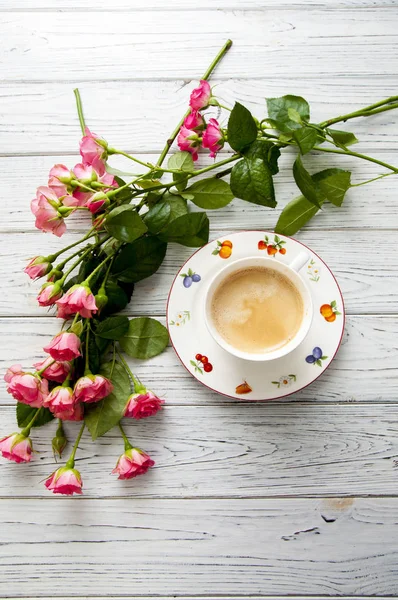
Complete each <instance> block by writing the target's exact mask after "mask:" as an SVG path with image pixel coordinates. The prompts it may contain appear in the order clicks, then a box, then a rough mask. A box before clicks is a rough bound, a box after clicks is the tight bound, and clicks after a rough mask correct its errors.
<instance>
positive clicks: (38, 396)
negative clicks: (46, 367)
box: [4, 365, 48, 408]
mask: <svg viewBox="0 0 398 600" xmlns="http://www.w3.org/2000/svg"><path fill="white" fill-rule="evenodd" d="M19 366H20V365H14V366H13V367H11V368H10V369H8V370H7V372H6V374H5V376H4V379H5V381H6V383H7V392H8V393H9V394H11V395H12V396H14V398H15V399H16V400H18V402H22V403H23V404H29V406H32V407H34V408H39V407H40V406H43V401H44V399H45V398H46V397H47V396H48V381H47V380H46V379H42V378H41V377H40V376H39V375H36V374H33V373H25V372H24V371H18V372H17V371H13V370H14V369H16V368H18V367H19Z"/></svg>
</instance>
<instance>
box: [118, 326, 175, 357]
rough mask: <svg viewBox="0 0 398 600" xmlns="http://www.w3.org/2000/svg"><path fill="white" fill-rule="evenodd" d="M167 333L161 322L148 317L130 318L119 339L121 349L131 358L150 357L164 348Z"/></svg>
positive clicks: (167, 338) (167, 337)
mask: <svg viewBox="0 0 398 600" xmlns="http://www.w3.org/2000/svg"><path fill="white" fill-rule="evenodd" d="M168 341H169V334H168V331H167V329H166V327H164V325H162V324H161V323H159V321H157V320H156V319H151V318H149V317H139V318H137V319H131V321H130V324H129V329H128V332H127V333H126V335H125V336H124V337H122V338H121V339H120V340H119V343H120V345H121V347H122V348H123V350H124V351H125V352H126V353H127V354H128V355H129V356H132V357H133V358H142V359H143V358H152V357H153V356H157V355H158V354H160V353H161V352H163V350H164V349H165V348H166V346H167V343H168Z"/></svg>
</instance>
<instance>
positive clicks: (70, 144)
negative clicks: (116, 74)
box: [0, 59, 398, 155]
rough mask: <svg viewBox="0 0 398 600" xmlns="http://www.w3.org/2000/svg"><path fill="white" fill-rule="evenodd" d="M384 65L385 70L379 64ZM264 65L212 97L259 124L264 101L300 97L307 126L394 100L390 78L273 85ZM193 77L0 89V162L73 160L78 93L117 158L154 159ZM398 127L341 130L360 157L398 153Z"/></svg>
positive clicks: (385, 120) (283, 80)
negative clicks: (38, 157)
mask: <svg viewBox="0 0 398 600" xmlns="http://www.w3.org/2000/svg"><path fill="white" fill-rule="evenodd" d="M227 61H228V59H227ZM227 61H226V62H227ZM232 62H233V64H235V61H232ZM277 62H278V61H277ZM362 62H365V61H361V63H362ZM383 62H384V63H386V61H384V59H383ZM245 64H246V62H245ZM334 64H338V61H334ZM391 64H394V61H391ZM187 65H188V66H189V62H188V63H187ZM264 65H266V67H264V68H266V71H260V73H259V75H260V76H261V77H262V79H259V80H255V79H249V80H243V79H239V80H238V79H231V80H228V81H219V80H217V78H215V79H214V81H212V84H213V85H216V84H217V87H216V90H217V96H218V97H219V98H220V100H221V101H222V102H223V103H224V104H225V103H226V104H229V105H230V106H232V105H233V103H234V102H235V100H237V101H240V102H242V103H243V104H245V105H246V106H247V107H248V108H249V109H250V110H252V111H253V114H254V115H255V116H257V117H259V118H264V116H265V114H266V109H265V101H264V98H266V97H273V96H281V95H283V94H289V93H291V94H298V95H302V96H304V97H306V98H307V99H308V101H309V102H310V104H311V107H312V119H313V121H315V122H320V121H322V120H324V119H327V118H331V117H335V116H338V115H341V114H345V113H348V112H351V111H353V110H357V109H358V108H360V107H362V106H367V105H369V104H371V103H373V102H376V101H378V100H380V99H382V98H385V97H388V96H391V95H392V94H396V76H395V75H394V76H393V77H378V76H372V77H371V78H369V77H363V76H356V77H355V78H352V77H347V76H342V77H335V76H334V74H332V73H330V72H329V71H328V70H327V69H326V66H325V65H324V66H323V68H322V69H321V72H320V74H319V73H318V79H317V80H316V81H315V80H314V79H311V78H307V77H305V76H304V74H302V75H300V77H298V76H297V73H296V72H294V73H293V72H292V73H289V72H288V71H287V70H284V69H283V68H282V66H281V65H280V64H279V63H278V73H277V78H276V79H275V78H272V77H271V76H270V74H269V69H270V65H269V60H268V61H266V62H265V63H264ZM235 67H236V65H235ZM35 72H37V71H35ZM57 72H59V68H57ZM298 72H299V73H301V71H300V70H298ZM281 73H283V75H281ZM194 77H195V73H194V72H193V70H191V71H190V73H189V78H188V80H187V81H183V80H180V81H162V80H161V78H160V74H159V76H158V79H157V81H125V82H120V81H119V82H117V81H109V82H90V81H87V79H88V78H89V75H88V74H87V75H86V80H85V81H83V82H76V81H74V82H62V83H42V84H41V83H37V82H36V83H20V84H16V83H3V84H2V85H1V87H0V114H1V115H2V126H1V129H0V135H1V148H0V151H1V154H3V155H4V154H6V155H7V154H38V153H44V154H64V153H69V152H72V153H73V154H76V153H77V152H78V143H79V139H80V137H81V131H80V126H79V122H78V118H77V113H76V108H75V100H74V96H73V88H74V87H76V85H78V87H79V89H80V91H81V95H82V100H83V105H84V111H85V115H86V120H87V124H88V125H89V126H90V127H91V128H92V130H93V131H95V132H96V133H98V134H101V135H102V136H103V137H104V138H106V139H107V140H108V142H109V143H110V144H111V145H112V146H114V147H116V148H120V149H122V150H127V151H134V152H137V153H140V152H153V153H156V152H160V151H161V150H162V149H163V146H164V143H165V141H166V139H167V138H168V136H169V135H170V132H171V131H172V130H173V129H174V127H175V125H176V124H177V123H178V121H179V120H180V118H181V117H182V115H183V114H184V112H185V111H186V108H187V104H188V100H189V94H190V91H191V90H192V89H193V88H194V87H195V85H197V81H195V80H194ZM289 77H290V78H289ZM397 119H398V116H397V115H394V111H392V112H385V113H381V114H378V115H375V116H373V117H371V118H368V119H356V120H354V121H352V122H350V123H347V124H346V125H342V126H341V128H343V129H344V128H346V129H348V130H353V131H354V132H355V133H356V134H357V137H358V139H359V140H360V141H361V143H360V144H358V145H357V146H356V150H357V151H358V152H361V151H362V152H365V153H366V152H368V153H370V152H371V151H372V150H379V149H380V150H382V151H385V150H392V149H396V147H397V145H398V127H397V125H396V123H397Z"/></svg>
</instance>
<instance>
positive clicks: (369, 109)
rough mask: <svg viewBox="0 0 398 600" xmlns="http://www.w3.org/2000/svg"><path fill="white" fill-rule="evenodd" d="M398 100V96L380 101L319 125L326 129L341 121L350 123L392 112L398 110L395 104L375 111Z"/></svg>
mask: <svg viewBox="0 0 398 600" xmlns="http://www.w3.org/2000/svg"><path fill="white" fill-rule="evenodd" d="M397 100H398V96H390V98H386V99H385V100H380V101H379V102H376V103H375V104H370V105H369V106H365V107H364V108H360V109H359V110H356V111H354V112H351V113H347V114H346V115H341V116H340V117H335V118H334V119H328V120H327V121H323V122H322V123H319V125H320V127H322V128H323V129H324V128H325V127H330V125H334V124H335V123H339V122H340V121H348V120H349V119H355V118H356V117H368V116H370V115H372V114H373V115H374V114H376V113H377V112H383V111H385V110H392V109H394V108H397V106H398V105H397V104H394V105H392V106H386V107H384V108H383V109H382V110H375V109H378V108H379V107H380V106H384V105H385V104H391V103H392V102H396V101H397Z"/></svg>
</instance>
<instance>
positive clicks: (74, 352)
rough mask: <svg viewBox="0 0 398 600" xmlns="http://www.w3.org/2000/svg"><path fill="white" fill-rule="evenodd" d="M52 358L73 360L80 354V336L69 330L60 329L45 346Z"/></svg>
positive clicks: (45, 350)
mask: <svg viewBox="0 0 398 600" xmlns="http://www.w3.org/2000/svg"><path fill="white" fill-rule="evenodd" d="M43 350H44V352H48V353H49V355H50V356H51V357H52V358H53V359H54V360H73V359H74V358H77V357H78V356H81V354H80V338H78V337H77V335H76V334H75V333H72V332H71V331H61V333H58V334H57V335H56V336H55V337H54V338H53V339H52V340H51V342H50V343H49V344H47V346H46V347H45V348H43Z"/></svg>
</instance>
